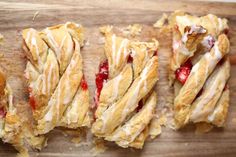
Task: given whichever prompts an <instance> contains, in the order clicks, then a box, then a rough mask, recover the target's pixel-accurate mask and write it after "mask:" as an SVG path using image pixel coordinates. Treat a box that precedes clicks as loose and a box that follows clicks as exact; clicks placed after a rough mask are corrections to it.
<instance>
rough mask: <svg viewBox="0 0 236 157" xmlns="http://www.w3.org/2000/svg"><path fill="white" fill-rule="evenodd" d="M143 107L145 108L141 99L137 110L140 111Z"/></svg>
mask: <svg viewBox="0 0 236 157" xmlns="http://www.w3.org/2000/svg"><path fill="white" fill-rule="evenodd" d="M142 108H143V101H142V100H140V101H139V102H138V107H137V108H136V110H137V112H139V111H140V110H141V109H142Z"/></svg>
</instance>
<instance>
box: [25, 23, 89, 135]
mask: <svg viewBox="0 0 236 157" xmlns="http://www.w3.org/2000/svg"><path fill="white" fill-rule="evenodd" d="M22 36H23V39H24V44H23V49H24V51H25V52H26V54H27V58H28V59H29V60H28V62H27V66H26V70H25V74H26V78H27V80H28V85H29V92H30V98H29V101H30V104H31V106H32V111H33V115H34V120H35V122H36V129H35V130H36V133H37V134H45V133H48V132H49V131H50V130H52V129H53V128H54V127H57V126H64V127H68V128H78V127H82V126H89V125H90V118H89V114H88V112H89V92H88V86H87V83H86V80H85V77H84V74H83V60H82V56H81V54H80V49H81V47H82V46H83V42H84V34H83V27H82V26H81V25H79V24H76V23H72V22H67V23H65V24H61V25H57V26H53V27H48V28H46V29H44V30H42V31H40V32H39V31H37V30H35V29H32V28H30V29H25V30H23V33H22Z"/></svg>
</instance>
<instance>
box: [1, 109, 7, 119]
mask: <svg viewBox="0 0 236 157" xmlns="http://www.w3.org/2000/svg"><path fill="white" fill-rule="evenodd" d="M6 115H7V112H6V111H5V109H4V107H1V108H0V118H5V117H6Z"/></svg>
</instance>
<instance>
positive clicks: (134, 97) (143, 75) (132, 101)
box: [122, 61, 153, 119]
mask: <svg viewBox="0 0 236 157" xmlns="http://www.w3.org/2000/svg"><path fill="white" fill-rule="evenodd" d="M152 62H153V61H152ZM152 65H153V63H150V64H149V65H148V66H147V67H145V68H144V69H143V71H142V73H141V75H140V80H139V82H138V84H137V86H136V87H135V89H134V92H133V95H132V96H131V97H130V98H129V100H128V101H127V104H126V106H125V107H124V110H123V112H122V119H124V118H125V116H126V113H127V112H128V111H129V109H130V107H131V106H133V105H134V104H135V103H136V100H137V98H138V94H139V91H140V88H141V85H142V83H144V84H143V90H144V91H145V90H147V87H146V86H145V85H147V83H145V82H146V78H147V74H148V72H149V71H150V69H151V68H152ZM145 92H146V91H145Z"/></svg>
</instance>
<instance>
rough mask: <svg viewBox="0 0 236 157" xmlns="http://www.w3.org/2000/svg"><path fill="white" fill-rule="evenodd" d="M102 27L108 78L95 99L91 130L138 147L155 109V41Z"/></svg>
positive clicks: (156, 64)
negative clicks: (124, 36)
mask: <svg viewBox="0 0 236 157" xmlns="http://www.w3.org/2000/svg"><path fill="white" fill-rule="evenodd" d="M102 30H103V32H104V33H105V35H106V39H107V40H106V43H105V55H106V56H107V58H108V65H109V66H108V67H109V77H108V80H107V81H106V83H104V85H103V88H102V91H101V95H100V99H99V100H98V107H97V110H96V112H95V115H96V116H95V117H96V120H95V122H94V123H93V125H92V133H93V134H95V135H96V136H98V137H104V138H105V139H106V140H108V141H114V142H116V143H117V144H118V145H119V146H121V147H124V148H127V147H134V148H138V149H141V148H142V147H143V144H144V141H145V139H146V138H147V136H148V135H149V132H148V130H149V123H150V121H151V120H152V118H153V117H154V111H155V109H156V94H155V92H153V90H152V89H153V87H154V85H155V83H156V81H157V79H158V70H157V68H158V59H157V56H155V54H156V52H157V48H158V42H157V41H156V40H153V41H152V42H139V41H132V40H128V39H125V38H122V37H118V36H116V35H114V34H112V33H111V32H110V31H111V29H110V27H109V28H107V27H106V28H103V29H102ZM112 49H113V50H112ZM110 71H111V72H110ZM141 102H143V105H142V107H141V106H140V103H141ZM140 107H141V109H138V108H140Z"/></svg>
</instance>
